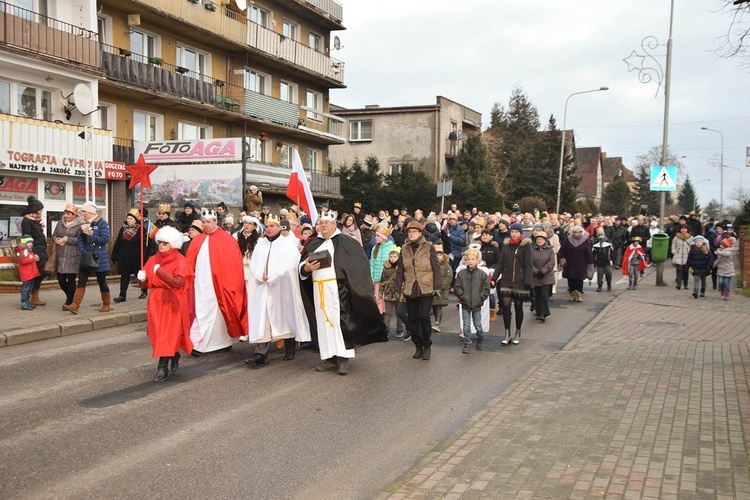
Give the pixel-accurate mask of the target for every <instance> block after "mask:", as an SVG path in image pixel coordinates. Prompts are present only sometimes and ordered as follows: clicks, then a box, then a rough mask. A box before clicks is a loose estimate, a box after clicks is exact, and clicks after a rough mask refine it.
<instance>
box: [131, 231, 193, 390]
mask: <svg viewBox="0 0 750 500" xmlns="http://www.w3.org/2000/svg"><path fill="white" fill-rule="evenodd" d="M154 239H155V241H156V244H157V245H158V248H159V251H158V252H157V254H156V255H154V256H152V257H151V258H150V259H148V262H146V265H145V266H144V269H142V270H140V271H138V280H139V281H141V282H142V283H143V285H142V286H143V287H144V288H150V289H151V293H150V294H149V296H148V305H147V306H146V315H147V317H148V326H147V332H148V338H149V339H150V340H151V347H152V348H153V352H152V354H151V355H152V356H153V357H155V358H159V366H158V369H157V371H156V378H154V382H161V381H163V380H166V379H167V377H168V376H169V370H168V369H167V368H168V365H169V361H170V360H171V361H172V366H171V371H173V372H174V371H176V370H177V367H178V365H179V361H180V349H182V350H183V351H185V353H187V354H190V353H191V352H192V350H193V343H192V342H191V341H190V308H189V307H188V290H189V289H190V285H191V284H192V283H193V279H194V278H195V275H194V274H193V270H192V269H191V268H190V266H189V265H188V263H187V260H185V257H183V255H182V254H181V253H180V251H179V250H180V248H181V247H182V234H180V232H179V231H178V230H176V229H175V228H173V227H170V226H164V227H162V228H161V229H159V231H158V232H157V233H156V237H155V238H154Z"/></svg>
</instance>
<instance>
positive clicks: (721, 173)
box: [701, 127, 724, 220]
mask: <svg viewBox="0 0 750 500" xmlns="http://www.w3.org/2000/svg"><path fill="white" fill-rule="evenodd" d="M701 130H708V131H709V132H716V133H717V134H719V135H720V136H721V159H720V160H719V194H720V198H719V219H721V220H724V134H722V133H721V132H720V131H718V130H716V129H713V128H708V127H701Z"/></svg>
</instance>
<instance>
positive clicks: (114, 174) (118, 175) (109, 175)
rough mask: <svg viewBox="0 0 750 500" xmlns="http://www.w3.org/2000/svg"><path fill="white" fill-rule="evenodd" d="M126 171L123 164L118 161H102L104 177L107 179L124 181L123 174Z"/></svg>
mask: <svg viewBox="0 0 750 500" xmlns="http://www.w3.org/2000/svg"><path fill="white" fill-rule="evenodd" d="M127 173H128V171H127V170H125V164H124V163H122V162H118V161H105V162H104V178H105V179H107V180H108V181H124V180H125V175H126V174H127Z"/></svg>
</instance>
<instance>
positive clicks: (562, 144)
mask: <svg viewBox="0 0 750 500" xmlns="http://www.w3.org/2000/svg"><path fill="white" fill-rule="evenodd" d="M602 90H609V87H599V88H598V89H592V90H584V91H583V92H574V93H572V94H570V95H569V96H568V98H567V99H565V109H564V111H563V126H562V134H561V135H562V139H560V171H559V173H558V176H557V206H556V209H555V213H558V214H559V213H560V194H561V192H562V175H563V160H564V158H565V122H566V120H567V119H568V101H569V100H570V98H571V97H573V96H574V95H580V94H588V93H590V92H601V91H602Z"/></svg>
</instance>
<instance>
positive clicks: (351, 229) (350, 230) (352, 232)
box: [341, 214, 362, 245]
mask: <svg viewBox="0 0 750 500" xmlns="http://www.w3.org/2000/svg"><path fill="white" fill-rule="evenodd" d="M341 234H345V235H346V236H349V237H351V238H354V239H355V240H357V243H359V244H360V245H361V244H362V233H361V232H360V230H359V227H357V221H356V219H355V217H354V215H351V214H348V215H347V214H345V215H344V224H343V225H342V226H341Z"/></svg>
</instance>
